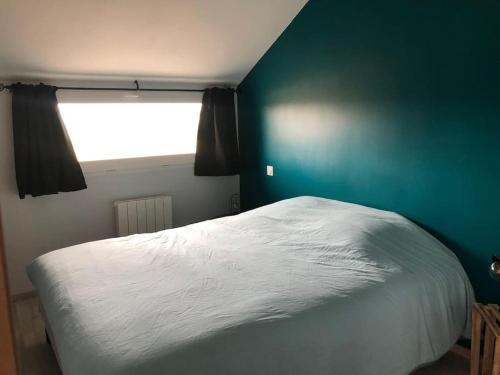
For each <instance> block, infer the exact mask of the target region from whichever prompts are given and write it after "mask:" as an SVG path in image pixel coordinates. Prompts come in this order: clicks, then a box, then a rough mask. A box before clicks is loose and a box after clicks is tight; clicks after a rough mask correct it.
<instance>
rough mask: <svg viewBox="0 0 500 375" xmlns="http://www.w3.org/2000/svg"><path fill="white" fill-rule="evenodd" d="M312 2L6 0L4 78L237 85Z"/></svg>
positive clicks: (0, 37)
mask: <svg viewBox="0 0 500 375" xmlns="http://www.w3.org/2000/svg"><path fill="white" fill-rule="evenodd" d="M306 2H307V0H0V77H1V78H3V79H10V80H13V79H37V78H79V77H86V76H92V77H94V78H95V77H105V78H107V79H109V78H112V77H134V78H143V79H155V78H158V79H161V80H169V79H172V80H176V81H186V82H224V83H232V84H237V83H239V82H240V81H241V80H242V79H243V78H244V77H245V75H246V74H247V73H248V72H249V71H250V70H251V69H252V67H253V66H254V65H255V63H256V62H257V61H258V60H259V59H260V57H261V56H262V55H263V54H264V53H265V52H266V51H267V49H268V48H269V47H270V46H271V45H272V43H273V42H274V41H275V40H276V39H277V37H278V36H279V35H280V34H281V33H282V31H283V30H284V29H285V28H286V27H287V26H288V24H289V23H290V22H291V20H292V19H293V18H294V17H295V16H296V15H297V13H298V12H299V11H300V9H301V8H302V7H303V6H304V4H305V3H306Z"/></svg>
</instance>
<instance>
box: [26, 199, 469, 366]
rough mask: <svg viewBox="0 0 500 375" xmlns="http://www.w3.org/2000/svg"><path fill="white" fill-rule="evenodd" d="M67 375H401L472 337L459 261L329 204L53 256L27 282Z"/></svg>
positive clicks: (309, 202) (358, 209) (385, 223)
mask: <svg viewBox="0 0 500 375" xmlns="http://www.w3.org/2000/svg"><path fill="white" fill-rule="evenodd" d="M28 273H29V275H30V278H31V280H32V281H33V284H34V285H35V287H36V289H37V290H38V292H39V294H40V297H41V299H42V302H43V306H44V308H45V310H46V313H47V317H48V320H49V322H50V326H51V328H52V331H53V334H54V337H55V341H56V345H57V348H58V351H59V355H60V360H61V365H62V369H63V371H64V374H65V375H89V374H91V375H107V374H124V375H128V374H140V375H146V374H174V375H177V374H179V375H182V374H190V375H191V374H197V375H201V374H213V375H224V374H248V375H250V374H251V375H256V374H287V375H293V374H337V375H356V374H374V375H392V374H393V375H403V374H408V373H409V372H410V371H411V370H412V369H414V368H415V367H417V366H419V365H421V364H423V363H427V362H430V361H433V360H436V359H437V358H438V357H440V356H441V355H443V354H444V353H445V352H446V351H447V350H448V349H449V348H450V346H451V345H452V344H453V343H454V342H455V341H456V340H457V338H458V337H459V336H460V334H462V333H463V332H464V330H467V327H468V317H469V316H470V308H471V303H472V299H473V292H472V289H471V287H470V284H469V281H468V279H467V276H466V274H465V272H464V270H463V269H462V267H461V265H460V264H459V262H458V261H457V259H456V257H455V256H454V255H453V254H452V253H451V252H450V251H449V250H448V249H447V248H445V247H444V246H443V245H442V244H441V243H439V242H438V241H437V240H436V239H434V238H433V237H432V236H430V235H429V234H427V233H426V232H425V231H423V230H422V229H420V228H419V227H417V226H416V225H414V224H412V223H411V222H409V221H408V220H406V219H405V218H403V217H401V216H400V215H397V214H395V213H391V212H385V211H380V210H375V209H370V208H366V207H363V206H358V205H352V204H347V203H342V202H338V201H332V200H327V199H321V198H313V197H300V198H294V199H289V200H285V201H281V202H278V203H275V204H272V205H269V206H265V207H262V208H259V209H256V210H253V211H249V212H246V213H243V214H240V215H238V216H233V217H227V218H222V219H217V220H211V221H206V222H202V223H198V224H194V225H189V226H186V227H182V228H177V229H171V230H166V231H162V232H158V233H154V234H142V235H134V236H129V237H124V238H117V239H109V240H103V241H97V242H90V243H86V244H82V245H78V246H73V247H69V248H65V249H61V250H57V251H53V252H51V253H48V254H46V255H43V256H41V257H39V258H38V259H36V260H35V261H34V262H33V263H32V264H31V265H30V267H29V268H28Z"/></svg>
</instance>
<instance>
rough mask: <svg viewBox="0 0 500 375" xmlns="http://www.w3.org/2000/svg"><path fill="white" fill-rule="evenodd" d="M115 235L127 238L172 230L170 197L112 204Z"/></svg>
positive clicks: (130, 200) (161, 196)
mask: <svg viewBox="0 0 500 375" xmlns="http://www.w3.org/2000/svg"><path fill="white" fill-rule="evenodd" d="M114 206H115V216H116V234H117V235H118V236H120V237H121V236H128V235H130V234H136V233H151V232H157V231H159V230H163V229H168V228H172V197H169V196H166V195H158V196H155V197H144V198H137V199H128V200H124V201H116V202H114Z"/></svg>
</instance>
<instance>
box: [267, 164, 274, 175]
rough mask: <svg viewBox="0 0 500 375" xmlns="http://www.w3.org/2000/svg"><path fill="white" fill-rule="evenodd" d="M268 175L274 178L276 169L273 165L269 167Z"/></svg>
mask: <svg viewBox="0 0 500 375" xmlns="http://www.w3.org/2000/svg"><path fill="white" fill-rule="evenodd" d="M267 175H268V176H274V167H273V166H272V165H268V166H267Z"/></svg>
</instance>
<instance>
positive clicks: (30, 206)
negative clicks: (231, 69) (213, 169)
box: [0, 92, 239, 294]
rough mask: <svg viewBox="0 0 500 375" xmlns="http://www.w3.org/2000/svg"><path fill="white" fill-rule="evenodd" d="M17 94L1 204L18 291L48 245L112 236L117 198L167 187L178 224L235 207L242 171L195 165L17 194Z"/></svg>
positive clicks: (3, 162)
mask: <svg viewBox="0 0 500 375" xmlns="http://www.w3.org/2000/svg"><path fill="white" fill-rule="evenodd" d="M10 106H11V95H10V94H9V93H5V92H4V93H0V206H1V210H2V211H1V215H2V218H3V224H4V234H5V244H6V254H7V263H8V271H9V278H10V285H11V290H12V293H13V294H17V293H23V292H27V291H29V290H31V289H32V286H31V283H30V282H29V280H28V279H27V277H26V273H25V267H26V265H27V264H29V263H30V262H31V261H32V260H33V259H34V258H35V257H37V256H39V255H41V254H43V253H46V252H48V251H51V250H54V249H58V248H61V247H66V246H70V245H74V244H78V243H82V242H87V241H93V240H98V239H103V238H108V237H112V236H113V235H114V232H115V226H114V213H113V209H112V202H113V201H114V200H116V199H122V198H132V197H137V196H147V195H155V194H161V193H166V194H169V195H171V196H172V197H173V221H174V226H180V225H185V224H190V223H193V222H197V221H201V220H205V219H209V218H213V217H215V216H218V215H222V214H224V213H227V212H229V210H230V206H229V204H230V203H229V200H230V196H231V195H232V194H235V193H239V177H238V176H233V177H195V176H194V175H193V165H192V164H191V165H177V166H169V167H158V168H149V169H141V170H128V171H121V172H120V171H118V172H108V173H106V172H95V173H87V174H86V176H85V177H86V180H87V185H88V189H87V190H83V191H79V192H72V193H61V194H58V195H51V196H45V197H37V198H31V197H27V198H26V199H24V200H20V199H19V197H18V195H17V190H16V182H15V171H14V161H13V157H14V155H13V144H12V124H11V108H10Z"/></svg>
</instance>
